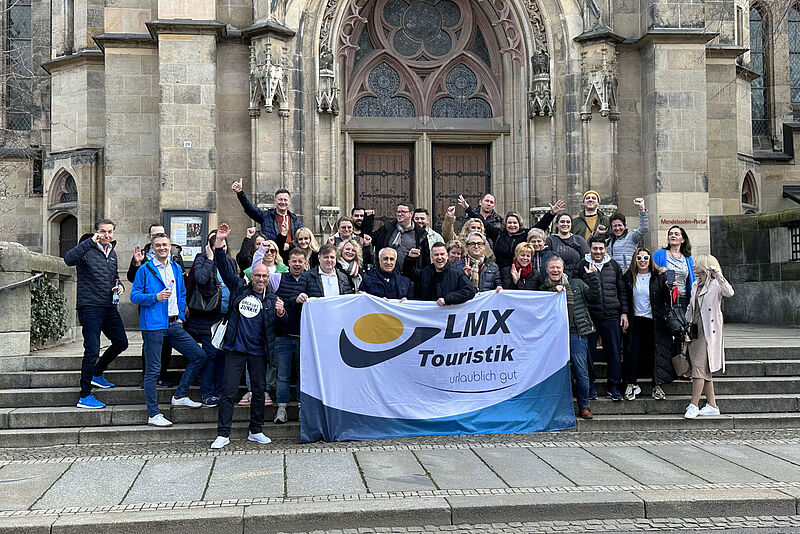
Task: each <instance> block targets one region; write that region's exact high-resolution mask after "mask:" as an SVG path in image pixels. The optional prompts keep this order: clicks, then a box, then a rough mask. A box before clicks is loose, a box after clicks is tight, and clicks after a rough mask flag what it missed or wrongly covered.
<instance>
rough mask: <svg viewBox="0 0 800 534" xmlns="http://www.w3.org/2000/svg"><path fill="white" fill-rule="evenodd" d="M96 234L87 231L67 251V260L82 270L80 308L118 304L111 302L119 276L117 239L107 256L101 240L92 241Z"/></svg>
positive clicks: (77, 306)
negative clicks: (98, 243)
mask: <svg viewBox="0 0 800 534" xmlns="http://www.w3.org/2000/svg"><path fill="white" fill-rule="evenodd" d="M93 235H94V234H85V235H84V236H83V237H82V238H81V241H80V243H78V244H77V245H75V246H74V247H72V248H71V249H69V250H68V251H67V253H66V254H64V263H66V264H67V265H69V266H70V267H77V271H78V291H77V295H76V299H75V308H76V309H80V308H82V307H83V306H100V307H104V308H110V307H111V306H113V305H114V304H113V303H112V302H111V289H112V288H113V287H114V284H115V283H116V280H117V278H118V277H119V268H118V266H117V253H116V252H115V251H114V247H115V246H116V244H117V242H116V241H112V242H111V245H110V246H111V251H110V252H109V253H108V257H106V255H105V253H104V252H103V251H102V250H100V248H99V247H98V246H97V243H95V242H94V241H92V239H91V238H92V236H93Z"/></svg>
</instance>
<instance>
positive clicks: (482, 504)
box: [447, 492, 644, 524]
mask: <svg viewBox="0 0 800 534" xmlns="http://www.w3.org/2000/svg"><path fill="white" fill-rule="evenodd" d="M447 502H448V503H450V506H451V508H452V512H453V523H456V524H459V523H469V524H474V523H492V522H498V521H559V520H577V519H607V518H616V517H644V503H643V502H642V500H641V499H640V498H638V497H636V496H635V495H634V494H632V493H629V492H603V493H596V492H575V493H528V494H516V495H481V496H463V497H447Z"/></svg>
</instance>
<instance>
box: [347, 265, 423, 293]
mask: <svg viewBox="0 0 800 534" xmlns="http://www.w3.org/2000/svg"><path fill="white" fill-rule="evenodd" d="M358 290H359V291H363V292H365V293H369V294H370V295H375V296H376V297H386V298H387V299H401V298H407V299H413V298H414V286H413V284H412V283H411V280H409V279H408V278H406V277H405V276H403V275H401V274H400V273H398V272H397V271H392V272H391V273H387V272H385V271H384V270H383V269H381V268H380V267H375V268H374V269H370V270H369V271H367V274H366V275H364V280H362V282H361V286H360V287H359V288H358Z"/></svg>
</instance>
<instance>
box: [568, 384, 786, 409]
mask: <svg viewBox="0 0 800 534" xmlns="http://www.w3.org/2000/svg"><path fill="white" fill-rule="evenodd" d="M642 393H643V395H640V396H639V397H637V398H636V400H633V401H626V400H622V401H612V400H611V399H610V398H598V399H597V400H593V401H591V402H590V407H591V410H592V413H593V414H595V415H645V414H649V415H654V414H675V415H683V413H684V411H685V410H686V406H687V405H688V404H689V402H690V400H691V396H690V395H688V394H684V395H673V396H668V397H667V398H666V399H665V400H656V399H654V398H652V397H651V396H650V387H649V386H645V387H643V388H642ZM686 393H688V391H687V392H686ZM717 403H718V406H719V407H720V410H721V411H722V413H724V414H742V413H756V414H758V413H770V412H786V413H791V412H800V393H789V394H780V395H717ZM576 409H577V404H576Z"/></svg>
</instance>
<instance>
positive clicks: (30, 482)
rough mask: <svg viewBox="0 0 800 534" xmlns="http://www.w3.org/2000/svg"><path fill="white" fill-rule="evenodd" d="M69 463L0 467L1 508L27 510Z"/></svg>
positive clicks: (62, 472)
mask: <svg viewBox="0 0 800 534" xmlns="http://www.w3.org/2000/svg"><path fill="white" fill-rule="evenodd" d="M69 465H70V464H68V463H63V464H31V465H28V464H8V465H4V466H3V467H0V510H27V509H28V508H29V507H30V506H31V505H32V504H33V503H35V502H36V501H37V500H38V499H39V498H40V497H41V496H42V495H43V494H44V492H45V491H47V489H48V488H49V487H50V486H52V485H53V483H54V482H55V481H56V480H58V477H60V476H61V475H63V474H64V471H66V470H67V468H68V467H69ZM0 524H2V522H0Z"/></svg>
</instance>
